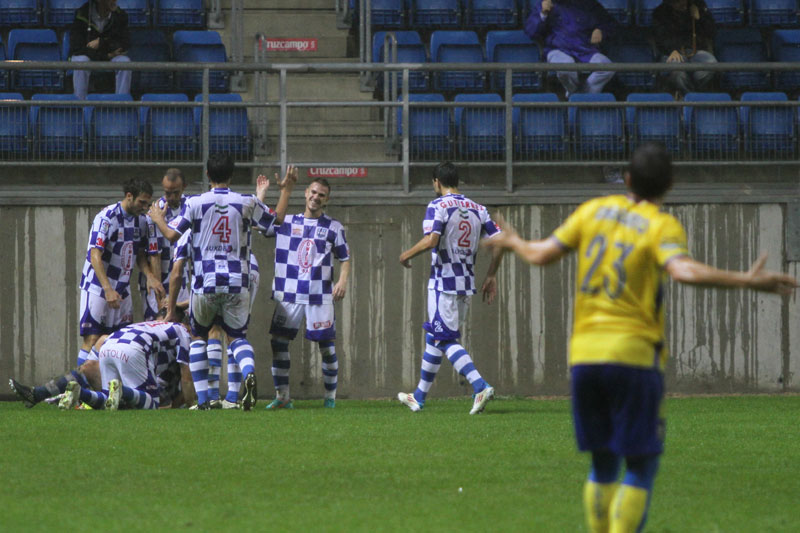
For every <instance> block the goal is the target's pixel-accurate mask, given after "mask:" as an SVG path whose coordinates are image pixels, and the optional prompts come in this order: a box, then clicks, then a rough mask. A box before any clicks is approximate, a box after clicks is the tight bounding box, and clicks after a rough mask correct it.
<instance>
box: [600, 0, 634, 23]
mask: <svg viewBox="0 0 800 533" xmlns="http://www.w3.org/2000/svg"><path fill="white" fill-rule="evenodd" d="M600 5H602V6H603V7H604V8H606V11H608V14H609V15H611V16H612V17H614V18H615V19H616V20H617V22H619V23H620V24H622V25H623V26H627V25H629V24H630V23H631V20H632V17H631V12H632V11H633V10H632V9H631V3H630V0H600Z"/></svg>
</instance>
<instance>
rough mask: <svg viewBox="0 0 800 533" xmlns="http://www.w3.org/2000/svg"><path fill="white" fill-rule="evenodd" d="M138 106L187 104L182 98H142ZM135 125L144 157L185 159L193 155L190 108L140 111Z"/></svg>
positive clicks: (154, 94)
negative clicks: (160, 103) (139, 131)
mask: <svg viewBox="0 0 800 533" xmlns="http://www.w3.org/2000/svg"><path fill="white" fill-rule="evenodd" d="M142 102H187V103H188V102H189V98H188V97H187V96H186V95H185V94H157V93H147V94H143V95H142ZM139 125H140V127H141V128H142V139H143V140H144V151H145V153H146V154H147V155H148V156H165V157H169V158H172V159H186V158H189V157H192V156H193V155H194V152H195V139H194V118H193V115H192V108H191V107H189V106H186V107H152V108H151V107H140V108H139Z"/></svg>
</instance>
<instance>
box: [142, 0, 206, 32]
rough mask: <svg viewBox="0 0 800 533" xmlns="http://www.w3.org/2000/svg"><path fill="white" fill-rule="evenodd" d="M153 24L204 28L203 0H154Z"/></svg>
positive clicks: (168, 26) (170, 26) (165, 26)
mask: <svg viewBox="0 0 800 533" xmlns="http://www.w3.org/2000/svg"><path fill="white" fill-rule="evenodd" d="M153 19H154V24H155V26H159V27H162V28H173V27H179V28H205V27H206V21H205V14H204V13H203V0H155V9H154V17H153Z"/></svg>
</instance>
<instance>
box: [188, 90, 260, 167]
mask: <svg viewBox="0 0 800 533" xmlns="http://www.w3.org/2000/svg"><path fill="white" fill-rule="evenodd" d="M194 101H195V102H202V101H203V95H202V94H198V95H197V96H195V97H194ZM208 101H209V102H211V103H214V102H241V101H242V97H241V95H238V94H209V95H208ZM208 125H209V139H208V141H209V149H210V150H211V152H212V153H214V152H227V153H229V154H231V155H232V156H233V157H234V158H236V159H238V160H245V159H249V158H250V140H249V139H250V137H249V135H248V132H247V128H248V122H247V109H246V108H244V107H209V113H208ZM194 128H195V134H196V135H197V138H198V139H200V135H201V133H202V131H203V129H202V128H203V108H202V107H195V108H194Z"/></svg>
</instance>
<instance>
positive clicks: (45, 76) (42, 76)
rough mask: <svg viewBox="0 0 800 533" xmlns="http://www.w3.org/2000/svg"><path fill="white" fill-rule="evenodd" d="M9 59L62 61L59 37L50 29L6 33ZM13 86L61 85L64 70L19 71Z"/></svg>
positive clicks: (15, 30) (32, 87)
mask: <svg viewBox="0 0 800 533" xmlns="http://www.w3.org/2000/svg"><path fill="white" fill-rule="evenodd" d="M7 57H8V59H16V60H22V61H61V50H60V49H59V44H58V38H57V37H56V32H54V31H53V30H20V29H14V30H11V31H10V32H8V49H7ZM14 86H15V87H16V88H17V89H21V90H31V89H35V90H41V89H52V90H59V91H60V90H61V89H63V88H64V73H63V72H61V71H58V70H18V71H17V72H15V76H14Z"/></svg>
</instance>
